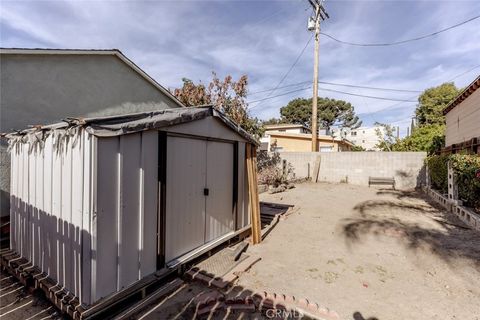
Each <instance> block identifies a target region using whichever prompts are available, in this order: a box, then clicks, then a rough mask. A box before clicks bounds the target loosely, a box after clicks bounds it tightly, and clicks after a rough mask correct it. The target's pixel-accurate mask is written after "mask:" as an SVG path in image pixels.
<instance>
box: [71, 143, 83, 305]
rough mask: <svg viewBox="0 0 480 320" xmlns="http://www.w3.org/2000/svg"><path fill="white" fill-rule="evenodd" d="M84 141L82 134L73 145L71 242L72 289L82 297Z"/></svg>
mask: <svg viewBox="0 0 480 320" xmlns="http://www.w3.org/2000/svg"><path fill="white" fill-rule="evenodd" d="M83 152H84V141H83V139H82V136H81V135H80V136H78V137H75V141H74V144H73V146H72V188H71V191H72V192H71V195H72V197H71V201H72V206H71V213H72V218H71V221H70V243H71V251H72V253H71V255H72V269H71V270H72V279H73V284H72V289H71V290H72V291H73V292H74V294H75V295H76V296H79V297H80V287H81V267H80V266H81V259H82V256H81V254H82V250H81V248H82V247H81V246H82V243H81V231H82V228H83V216H82V215H83V184H84V158H83Z"/></svg>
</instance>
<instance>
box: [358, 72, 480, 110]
mask: <svg viewBox="0 0 480 320" xmlns="http://www.w3.org/2000/svg"><path fill="white" fill-rule="evenodd" d="M478 68H480V64H479V65H476V66H474V67H472V68H471V69H468V70H467V71H464V72H462V73H460V74H458V75H456V76H455V77H453V78H451V79H449V80H447V81H445V82H451V81H453V80H455V79H457V78H459V77H461V76H463V75H465V74H467V73H469V72H471V71H473V70H475V69H478ZM416 97H417V96H413V97H411V98H408V100H410V99H414V98H416ZM415 102H416V101H415ZM402 103H403V102H400V103H395V104H394V105H391V106H388V107H385V108H381V109H379V110H376V111H373V112H365V113H359V115H365V114H375V113H378V112H381V111H385V110H388V109H391V108H394V107H396V106H398V105H401V104H402Z"/></svg>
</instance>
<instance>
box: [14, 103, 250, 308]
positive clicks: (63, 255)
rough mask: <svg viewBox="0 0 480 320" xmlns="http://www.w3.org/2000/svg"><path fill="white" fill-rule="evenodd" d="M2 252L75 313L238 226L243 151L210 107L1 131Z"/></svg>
mask: <svg viewBox="0 0 480 320" xmlns="http://www.w3.org/2000/svg"><path fill="white" fill-rule="evenodd" d="M8 138H9V140H10V148H11V160H12V161H11V163H12V167H11V177H12V179H11V181H12V183H11V184H12V185H11V249H12V250H14V251H15V252H17V253H18V254H19V255H20V256H21V257H24V258H26V259H28V260H29V261H30V262H31V263H32V264H33V265H35V266H37V267H38V268H39V269H40V270H41V271H42V272H44V273H45V274H47V275H48V276H49V277H50V278H52V279H54V280H55V281H57V282H58V284H59V285H61V286H63V288H64V289H65V290H67V291H69V292H71V293H72V294H73V295H74V296H76V297H78V299H79V300H80V302H81V303H82V304H83V305H87V306H88V305H91V304H93V303H95V302H97V301H98V300H100V299H102V298H104V297H107V296H108V295H111V294H112V293H114V292H117V291H121V290H123V289H125V288H127V287H128V286H130V285H132V284H134V283H135V282H137V281H139V280H141V279H142V278H144V277H145V276H147V275H150V274H152V273H155V272H156V271H158V270H161V269H163V268H167V267H172V266H175V265H176V264H179V263H181V262H184V261H186V260H188V259H189V258H191V257H193V256H194V255H195V253H196V252H198V251H200V250H202V248H205V247H206V246H212V244H213V245H215V244H217V243H218V244H220V243H221V242H222V241H223V240H226V239H229V238H231V237H232V236H234V235H236V234H238V233H239V232H241V231H244V230H245V229H248V228H249V227H250V210H249V192H252V190H249V184H248V181H247V168H246V161H245V159H246V151H245V150H246V149H247V148H248V147H250V146H252V145H257V142H256V140H255V139H253V138H252V137H251V136H250V135H249V134H247V133H246V132H245V131H243V130H242V129H241V128H240V127H239V126H237V125H236V124H235V123H233V122H231V121H230V120H229V119H227V118H226V117H225V116H224V115H223V114H221V113H220V112H218V111H217V110H215V109H213V108H211V107H201V108H179V109H167V110H162V111H157V112H149V113H139V114H132V115H125V116H115V117H105V118H92V119H67V120H65V121H64V122H62V123H59V124H55V125H49V126H44V127H38V128H33V129H29V130H25V131H22V132H18V133H13V134H9V135H8Z"/></svg>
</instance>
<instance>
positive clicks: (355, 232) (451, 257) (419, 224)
mask: <svg viewBox="0 0 480 320" xmlns="http://www.w3.org/2000/svg"><path fill="white" fill-rule="evenodd" d="M261 200H263V201H269V202H277V203H285V204H295V205H297V206H300V210H299V211H298V212H297V213H295V214H293V215H291V216H289V217H288V219H287V220H285V221H281V222H280V223H279V224H278V225H277V227H276V228H275V229H274V230H273V231H272V233H271V234H270V235H269V236H268V237H267V238H266V239H265V241H264V242H263V244H262V245H259V246H255V247H251V248H250V249H249V252H251V253H257V254H259V255H261V256H262V261H260V262H259V263H257V264H256V265H254V266H253V268H252V269H251V270H250V271H249V272H248V273H245V274H243V275H242V277H241V278H240V281H239V283H238V285H240V286H242V287H245V288H249V289H252V290H266V291H271V292H277V293H283V294H287V295H293V296H295V297H299V298H301V297H306V298H309V299H310V300H313V301H315V302H317V303H319V304H321V305H323V306H326V307H329V308H330V309H333V310H335V311H336V312H338V313H339V314H340V315H341V316H342V317H343V318H344V319H352V318H354V319H356V320H357V319H389V320H393V319H402V320H405V319H477V320H478V319H480V233H478V232H476V231H473V230H470V229H468V228H466V227H465V225H463V224H462V222H460V220H458V219H456V218H455V217H453V216H452V215H451V214H448V213H445V212H444V211H442V210H439V209H437V208H435V207H433V206H432V205H431V204H429V203H428V202H427V201H426V200H425V199H424V198H422V196H421V195H420V194H418V193H416V192H414V191H411V192H408V191H393V190H387V189H374V188H372V189H370V188H368V187H360V186H352V185H346V184H310V183H307V184H299V185H297V187H296V188H295V189H292V190H289V191H287V192H284V193H280V194H274V195H270V194H262V195H261Z"/></svg>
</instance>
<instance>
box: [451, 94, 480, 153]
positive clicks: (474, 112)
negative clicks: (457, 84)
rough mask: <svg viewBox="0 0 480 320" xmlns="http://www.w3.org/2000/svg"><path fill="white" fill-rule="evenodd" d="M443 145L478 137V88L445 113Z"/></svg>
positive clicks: (479, 125) (479, 99)
mask: <svg viewBox="0 0 480 320" xmlns="http://www.w3.org/2000/svg"><path fill="white" fill-rule="evenodd" d="M445 119H446V123H447V129H446V133H445V145H446V146H447V147H448V146H451V145H452V144H454V143H462V142H464V141H468V140H470V139H472V138H475V137H480V90H476V91H475V92H473V93H472V94H471V95H470V96H468V97H467V98H466V99H465V100H463V101H462V102H460V103H459V104H458V105H457V106H455V107H454V108H453V109H452V110H450V111H449V112H448V113H447V114H446V115H445Z"/></svg>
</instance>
